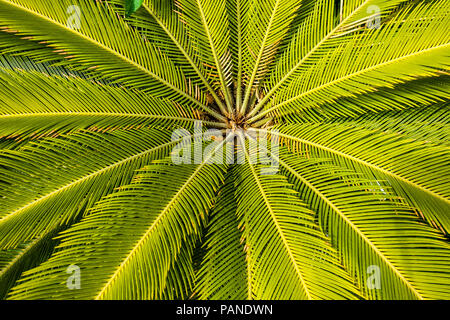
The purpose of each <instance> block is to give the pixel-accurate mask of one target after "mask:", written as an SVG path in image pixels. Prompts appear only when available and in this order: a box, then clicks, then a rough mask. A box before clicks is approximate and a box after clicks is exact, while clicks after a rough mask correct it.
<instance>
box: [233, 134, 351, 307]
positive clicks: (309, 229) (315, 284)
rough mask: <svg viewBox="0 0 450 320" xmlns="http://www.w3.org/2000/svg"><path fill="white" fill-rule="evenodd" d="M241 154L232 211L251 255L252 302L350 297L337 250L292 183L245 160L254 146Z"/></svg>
mask: <svg viewBox="0 0 450 320" xmlns="http://www.w3.org/2000/svg"><path fill="white" fill-rule="evenodd" d="M241 146H244V142H242V143H241ZM241 152H244V153H245V155H246V164H243V165H241V166H239V167H238V168H237V172H236V174H237V178H236V179H237V180H236V198H237V213H238V216H239V217H240V220H241V224H240V225H241V226H242V227H243V228H244V229H245V230H244V234H245V244H246V250H247V252H248V255H249V256H250V258H248V262H249V264H250V277H251V295H252V298H255V299H327V298H328V299H330V298H335V299H343V298H352V297H355V295H354V288H353V284H352V282H351V281H350V278H349V276H348V275H347V274H346V272H345V271H344V270H343V269H342V268H341V267H340V264H339V262H338V259H337V256H336V252H335V251H334V250H333V249H332V248H331V247H330V246H329V245H328V244H327V240H326V238H325V237H324V235H323V234H322V232H321V231H320V229H319V228H318V226H317V225H316V223H315V221H314V213H313V212H312V211H311V210H309V209H308V208H307V207H306V205H305V203H303V202H302V201H301V200H300V199H299V198H298V194H297V193H296V192H295V191H294V190H293V187H292V185H291V184H289V183H288V182H287V180H286V178H285V177H284V176H282V175H279V174H272V175H267V174H266V175H264V174H261V172H260V169H261V166H260V165H256V164H252V163H251V160H250V159H251V158H252V157H251V154H252V153H254V152H257V150H256V148H251V147H249V148H248V149H247V148H246V150H244V151H241Z"/></svg>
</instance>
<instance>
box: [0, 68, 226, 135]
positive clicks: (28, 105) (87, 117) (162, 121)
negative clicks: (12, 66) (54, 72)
mask: <svg viewBox="0 0 450 320" xmlns="http://www.w3.org/2000/svg"><path fill="white" fill-rule="evenodd" d="M0 82H1V84H2V85H1V87H0V100H1V101H2V102H1V103H0V137H8V136H13V137H17V138H21V139H23V138H27V137H30V136H32V137H39V136H45V135H49V134H55V133H56V132H57V133H58V134H63V133H66V132H70V131H73V130H75V129H88V128H93V129H94V130H98V131H100V130H104V131H106V130H112V129H131V128H140V127H149V126H154V127H156V126H159V127H161V126H164V127H165V128H170V127H173V128H176V127H183V128H188V129H189V128H191V127H193V124H194V122H195V121H198V120H202V119H203V118H204V115H203V114H202V113H201V112H199V111H198V110H195V109H194V108H190V107H189V106H186V105H185V106H181V105H179V104H178V103H174V102H172V101H170V100H167V99H164V98H155V97H152V96H151V95H149V94H144V93H140V92H136V91H134V90H127V89H125V88H123V87H111V86H108V85H104V84H102V83H97V82H94V81H89V80H86V79H82V78H79V77H74V76H70V75H64V77H62V76H52V77H49V76H48V75H46V74H42V73H37V72H26V71H20V70H14V71H9V70H5V69H3V70H2V69H0ZM30 92H32V94H30ZM205 124H207V125H211V126H212V127H214V126H217V127H221V126H222V127H223V126H224V125H223V124H222V123H217V125H216V124H215V123H214V122H212V121H205Z"/></svg>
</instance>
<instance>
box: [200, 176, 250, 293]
mask: <svg viewBox="0 0 450 320" xmlns="http://www.w3.org/2000/svg"><path fill="white" fill-rule="evenodd" d="M234 189H235V186H234V177H233V171H230V172H229V173H228V174H227V177H226V178H225V183H224V184H223V186H222V188H221V189H220V191H219V194H218V197H217V200H216V203H215V205H214V207H213V208H212V210H211V213H210V221H209V223H208V225H209V226H210V227H209V228H208V232H207V234H206V238H205V239H206V240H205V244H204V246H205V249H206V250H207V252H206V254H205V257H204V258H203V260H202V264H201V269H200V271H199V272H198V274H197V281H196V283H197V285H196V288H195V290H194V292H195V295H196V296H198V297H199V298H200V299H206V300H245V299H247V298H250V297H251V296H250V297H249V295H248V291H249V287H251V286H250V285H249V283H248V277H247V275H248V270H247V268H248V262H249V261H248V260H246V254H245V252H244V244H243V243H242V240H241V238H242V233H241V231H240V230H239V220H238V217H237V213H236V210H237V208H236V200H235V195H234Z"/></svg>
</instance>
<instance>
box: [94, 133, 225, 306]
mask: <svg viewBox="0 0 450 320" xmlns="http://www.w3.org/2000/svg"><path fill="white" fill-rule="evenodd" d="M230 136H232V135H230ZM230 136H228V137H227V139H224V140H223V141H222V142H221V143H220V144H219V145H218V146H217V147H216V148H215V150H213V151H212V152H211V153H210V154H209V155H208V156H207V157H206V158H205V159H203V161H202V163H201V164H200V165H199V166H198V168H197V169H195V171H194V172H193V173H192V174H191V175H190V177H189V178H188V179H187V180H186V182H185V183H184V184H183V185H182V186H181V188H180V189H179V190H178V191H177V192H176V194H175V195H174V196H173V197H172V198H171V199H170V201H169V202H168V203H167V205H166V206H165V207H164V208H163V209H162V210H161V212H160V213H159V214H158V216H157V217H156V219H155V221H154V222H153V223H152V224H151V225H150V227H149V228H148V229H147V231H146V232H145V233H144V235H143V236H142V237H140V239H139V241H138V242H137V244H136V245H135V246H134V247H133V248H132V249H131V251H130V253H129V254H127V256H126V257H125V259H124V260H123V261H122V263H121V264H120V265H119V267H118V268H117V269H116V271H115V272H114V273H113V275H112V276H111V277H110V279H109V280H108V282H107V283H106V284H105V285H104V286H103V287H102V289H101V290H100V292H99V293H98V294H97V296H96V297H95V300H100V299H102V298H103V297H104V296H105V294H106V292H107V290H108V288H109V287H110V286H111V285H112V284H113V282H114V280H115V279H116V278H117V277H118V276H119V274H120V272H121V271H122V269H123V268H125V266H126V265H127V262H128V261H129V260H130V259H131V258H132V257H133V255H134V253H135V252H137V251H138V250H139V249H140V248H141V246H142V245H143V243H144V242H145V241H146V240H147V239H148V237H149V236H150V234H151V233H152V231H153V230H154V228H155V227H156V226H157V225H158V222H159V221H160V220H161V219H162V218H163V217H164V216H165V215H166V213H167V212H168V211H169V210H170V209H171V207H172V205H173V204H174V203H175V202H176V201H177V199H178V197H179V196H180V195H181V194H182V192H183V191H184V190H185V189H186V188H187V187H188V186H189V184H190V182H191V181H192V180H193V179H194V178H195V176H196V175H197V174H198V173H199V172H200V170H201V169H202V168H203V167H204V166H205V165H207V163H208V161H209V160H210V159H211V157H212V156H213V154H214V152H215V151H217V150H218V149H219V148H221V147H222V146H223V144H225V143H226V142H227V141H228V139H229V138H230Z"/></svg>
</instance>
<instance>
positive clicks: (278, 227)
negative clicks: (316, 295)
mask: <svg viewBox="0 0 450 320" xmlns="http://www.w3.org/2000/svg"><path fill="white" fill-rule="evenodd" d="M239 138H240V139H241V144H242V145H243V146H245V141H244V139H243V137H242V135H240V136H239ZM244 152H245V157H246V159H247V161H248V166H249V168H250V170H251V172H252V175H253V178H254V179H255V181H256V184H257V185H258V189H259V192H260V193H261V196H262V198H263V200H264V203H265V204H266V207H267V209H268V210H269V212H270V216H271V217H272V220H273V222H274V223H275V227H276V229H277V231H278V234H279V235H280V238H281V241H282V243H283V245H284V248H285V250H286V252H287V254H288V256H289V260H290V261H291V263H292V265H293V266H294V269H295V273H296V274H297V277H298V278H299V280H300V283H301V284H302V286H303V288H304V290H305V294H306V296H307V298H308V300H312V297H311V294H310V292H309V289H308V287H307V285H306V282H305V279H303V275H302V273H301V270H300V269H299V267H298V265H297V262H296V261H295V258H294V255H293V254H292V251H291V248H290V246H289V244H288V243H287V240H286V238H285V236H284V233H283V231H282V229H281V227H280V225H279V223H278V220H277V218H276V216H275V212H274V211H273V209H272V206H271V205H270V202H269V199H268V198H267V195H266V192H265V191H264V188H263V186H262V184H261V181H260V180H259V178H258V175H257V173H256V172H255V169H254V168H253V165H252V164H251V162H250V159H249V158H250V155H249V154H248V151H247V148H245V147H244Z"/></svg>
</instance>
